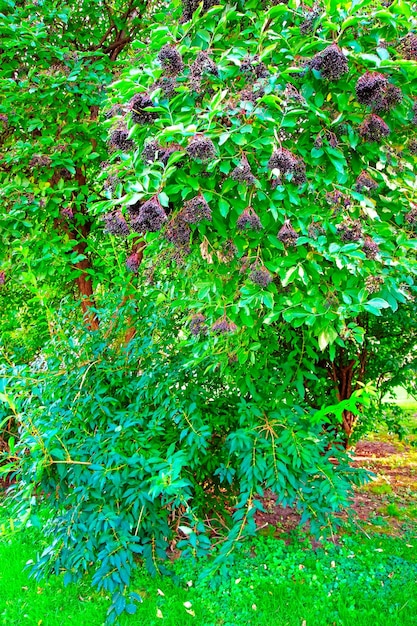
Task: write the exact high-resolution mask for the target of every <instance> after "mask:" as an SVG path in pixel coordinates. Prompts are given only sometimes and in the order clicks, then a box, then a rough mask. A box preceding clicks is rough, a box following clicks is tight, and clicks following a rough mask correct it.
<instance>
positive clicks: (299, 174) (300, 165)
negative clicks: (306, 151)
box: [268, 148, 307, 185]
mask: <svg viewBox="0 0 417 626" xmlns="http://www.w3.org/2000/svg"><path fill="white" fill-rule="evenodd" d="M268 167H269V169H270V170H274V169H277V170H279V172H280V178H279V183H282V179H281V177H282V176H286V175H288V174H289V175H292V181H293V182H294V184H296V185H302V184H303V183H305V182H306V180H307V179H306V173H305V170H306V168H305V163H304V161H303V160H302V159H300V158H299V157H296V156H295V154H293V153H292V152H290V151H289V150H287V149H286V148H279V149H278V150H275V151H274V152H273V153H272V156H271V158H270V159H269V161H268Z"/></svg>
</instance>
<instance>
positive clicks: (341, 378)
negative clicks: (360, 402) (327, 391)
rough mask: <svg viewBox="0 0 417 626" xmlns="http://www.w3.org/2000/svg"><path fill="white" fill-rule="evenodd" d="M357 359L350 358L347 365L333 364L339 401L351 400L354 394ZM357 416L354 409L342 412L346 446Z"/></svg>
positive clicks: (333, 375) (333, 374)
mask: <svg viewBox="0 0 417 626" xmlns="http://www.w3.org/2000/svg"><path fill="white" fill-rule="evenodd" d="M354 365H355V361H354V360H353V359H352V360H350V361H349V362H348V363H347V365H336V364H335V363H333V364H332V378H333V380H334V382H335V384H336V392H337V399H338V400H339V401H342V400H349V398H350V397H351V395H352V392H353V388H352V381H353V374H354ZM355 422H356V416H355V415H354V413H352V411H348V410H345V411H343V413H342V427H343V432H344V434H345V436H344V445H345V448H347V447H348V446H349V439H350V437H351V435H352V432H353V428H354V426H355Z"/></svg>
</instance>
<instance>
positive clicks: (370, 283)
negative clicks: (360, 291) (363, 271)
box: [365, 276, 384, 293]
mask: <svg viewBox="0 0 417 626" xmlns="http://www.w3.org/2000/svg"><path fill="white" fill-rule="evenodd" d="M383 284H384V279H383V278H382V276H368V277H367V278H365V289H366V290H367V291H368V292H369V293H376V292H377V291H380V290H381V285H383Z"/></svg>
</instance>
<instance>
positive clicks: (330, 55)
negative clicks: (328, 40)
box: [310, 44, 349, 80]
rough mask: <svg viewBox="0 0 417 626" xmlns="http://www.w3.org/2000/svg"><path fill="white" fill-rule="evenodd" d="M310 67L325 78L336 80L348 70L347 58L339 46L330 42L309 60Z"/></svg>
mask: <svg viewBox="0 0 417 626" xmlns="http://www.w3.org/2000/svg"><path fill="white" fill-rule="evenodd" d="M310 67H311V68H312V69H314V70H319V71H320V73H321V76H322V77H323V78H326V79H327V80H338V79H339V78H340V77H341V76H343V74H346V72H348V71H349V66H348V62H347V59H346V57H345V55H344V54H343V52H342V51H341V49H340V48H339V46H337V45H336V44H331V45H330V46H327V48H325V49H324V50H322V51H321V52H319V53H318V54H316V55H315V56H314V57H313V59H312V60H311V61H310Z"/></svg>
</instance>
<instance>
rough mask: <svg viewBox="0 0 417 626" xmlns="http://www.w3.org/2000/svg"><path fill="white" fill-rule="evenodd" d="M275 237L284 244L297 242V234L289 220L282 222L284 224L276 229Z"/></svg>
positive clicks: (288, 244)
mask: <svg viewBox="0 0 417 626" xmlns="http://www.w3.org/2000/svg"><path fill="white" fill-rule="evenodd" d="M277 237H278V239H279V240H280V241H281V242H282V243H283V244H284V246H295V245H296V244H297V239H298V235H297V233H296V231H295V230H294V228H293V227H292V225H291V222H290V221H289V220H286V221H285V222H284V225H283V226H282V228H280V230H279V231H278V235H277Z"/></svg>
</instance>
